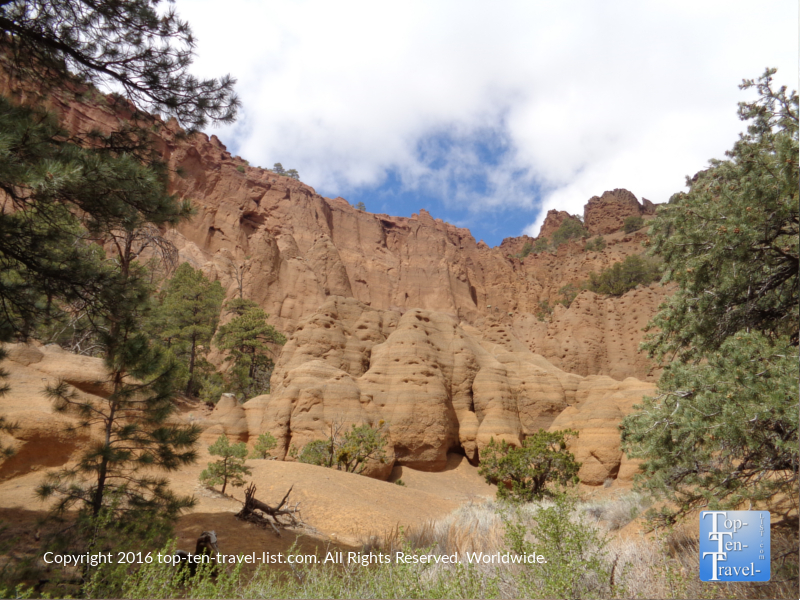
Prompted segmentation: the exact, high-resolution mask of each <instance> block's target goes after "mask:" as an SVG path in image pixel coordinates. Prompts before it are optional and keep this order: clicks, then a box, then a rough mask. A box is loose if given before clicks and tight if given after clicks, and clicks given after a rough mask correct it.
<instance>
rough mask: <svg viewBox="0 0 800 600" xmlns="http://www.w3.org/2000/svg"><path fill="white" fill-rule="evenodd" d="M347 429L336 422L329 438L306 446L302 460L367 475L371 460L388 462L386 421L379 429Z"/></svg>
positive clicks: (358, 427) (379, 423)
mask: <svg viewBox="0 0 800 600" xmlns="http://www.w3.org/2000/svg"><path fill="white" fill-rule="evenodd" d="M343 430H344V426H343V425H342V424H341V423H332V424H331V426H330V432H329V434H328V438H327V439H325V440H315V441H313V442H310V443H308V444H306V445H305V446H304V447H303V450H302V451H301V452H300V456H299V458H298V460H299V461H300V462H302V463H308V464H310V465H319V466H321V467H330V468H332V469H338V470H339V471H347V472H348V473H363V472H364V469H366V468H367V464H368V462H369V461H370V460H377V461H379V462H381V463H382V462H384V460H385V459H386V452H385V450H384V448H385V446H386V443H387V440H386V432H385V430H384V422H383V421H379V422H378V426H377V427H372V426H371V425H359V426H356V425H353V427H352V429H350V430H349V431H343Z"/></svg>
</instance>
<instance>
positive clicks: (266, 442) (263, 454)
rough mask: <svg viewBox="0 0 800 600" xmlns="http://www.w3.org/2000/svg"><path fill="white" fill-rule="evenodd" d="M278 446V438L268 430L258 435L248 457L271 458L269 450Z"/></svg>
mask: <svg viewBox="0 0 800 600" xmlns="http://www.w3.org/2000/svg"><path fill="white" fill-rule="evenodd" d="M277 446H278V440H276V439H275V436H274V435H272V434H271V433H269V432H266V433H262V434H261V435H260V436H258V439H257V440H256V443H255V445H254V446H253V453H252V454H251V455H250V458H271V457H272V456H271V455H270V452H271V451H272V450H274V449H275V448H276V447H277Z"/></svg>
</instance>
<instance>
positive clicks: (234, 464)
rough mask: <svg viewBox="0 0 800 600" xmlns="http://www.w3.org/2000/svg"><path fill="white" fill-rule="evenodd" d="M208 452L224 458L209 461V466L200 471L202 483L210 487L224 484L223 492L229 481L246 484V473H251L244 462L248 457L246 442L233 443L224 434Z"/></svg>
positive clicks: (238, 485) (236, 484)
mask: <svg viewBox="0 0 800 600" xmlns="http://www.w3.org/2000/svg"><path fill="white" fill-rule="evenodd" d="M208 452H209V454H211V455H212V456H220V457H221V458H222V460H218V461H215V462H212V463H208V468H207V469H204V470H203V472H202V473H200V483H202V484H203V485H206V486H209V487H210V486H214V485H220V484H222V493H223V494H224V493H225V488H226V486H227V485H228V483H230V484H231V485H232V486H234V487H241V486H243V485H244V475H250V469H249V468H248V467H246V466H245V464H244V460H245V458H246V457H247V446H245V444H244V442H239V443H238V444H231V443H230V442H229V441H228V436H226V435H224V434H223V435H221V436H219V437H218V438H217V441H216V442H214V443H213V444H211V446H209V447H208Z"/></svg>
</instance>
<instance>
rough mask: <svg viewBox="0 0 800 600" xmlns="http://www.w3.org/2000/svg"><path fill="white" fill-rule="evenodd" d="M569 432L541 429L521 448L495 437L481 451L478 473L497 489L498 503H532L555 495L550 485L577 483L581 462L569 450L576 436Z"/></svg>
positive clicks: (576, 434) (526, 439) (528, 438)
mask: <svg viewBox="0 0 800 600" xmlns="http://www.w3.org/2000/svg"><path fill="white" fill-rule="evenodd" d="M577 436H578V432H577V431H572V430H570V429H565V430H563V431H545V430H544V429H540V430H539V431H538V432H536V433H534V434H533V435H530V436H528V437H527V438H525V441H524V442H523V443H522V446H521V447H520V448H515V447H513V446H511V445H510V444H509V443H508V442H506V441H503V442H501V443H500V444H498V443H497V442H495V441H494V438H492V439H491V440H490V441H489V444H488V445H487V446H486V448H484V449H483V451H482V452H481V468H480V469H479V470H478V473H479V474H480V475H482V476H483V477H484V478H485V479H486V482H487V483H491V484H494V485H496V486H497V498H498V499H499V500H511V501H513V502H531V501H533V500H540V499H541V498H544V497H545V496H550V495H552V493H551V492H550V490H548V489H547V487H546V486H547V484H548V483H551V482H552V483H558V484H561V485H568V484H575V483H577V482H578V477H577V474H578V469H580V467H581V465H580V463H578V462H576V461H575V457H574V456H573V454H572V453H571V452H569V451H568V450H567V441H568V440H569V438H571V437H577Z"/></svg>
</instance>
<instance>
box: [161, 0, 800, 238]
mask: <svg viewBox="0 0 800 600" xmlns="http://www.w3.org/2000/svg"><path fill="white" fill-rule="evenodd" d="M177 8H178V11H179V13H180V14H181V16H182V17H184V18H186V19H187V20H189V22H190V23H191V24H192V26H193V28H194V31H195V33H196V35H197V37H198V39H199V45H198V54H199V57H198V60H197V63H196V68H195V71H197V72H199V73H201V74H203V75H219V74H222V73H226V72H231V73H232V74H233V75H234V76H236V77H238V79H239V85H238V90H239V93H240V95H241V97H242V100H243V102H244V109H243V117H242V118H241V119H240V121H239V123H237V124H236V125H234V126H232V127H229V128H227V129H225V130H223V131H222V132H221V133H220V134H219V135H220V136H221V137H222V138H223V140H226V141H227V142H228V143H229V145H231V146H235V148H236V149H237V150H238V151H239V153H240V154H242V155H243V156H245V157H246V158H248V160H250V162H251V164H261V165H262V166H270V165H272V163H274V162H277V161H280V162H282V163H283V165H284V166H285V167H287V168H290V167H294V168H297V169H298V170H299V171H300V172H301V174H302V176H303V180H304V181H306V182H307V183H309V184H311V185H313V186H315V187H316V188H317V189H320V190H324V191H327V192H329V193H336V194H341V195H345V196H346V195H347V192H348V190H353V189H356V188H358V187H359V186H375V185H378V184H380V183H381V182H382V181H383V179H384V177H385V176H386V173H387V171H388V170H390V169H391V170H393V171H394V172H396V173H398V174H399V175H400V177H401V179H402V182H403V185H405V186H407V187H411V188H413V187H417V188H419V189H425V190H426V191H427V192H429V193H431V192H432V193H436V194H439V195H440V196H441V198H442V202H443V203H444V204H445V205H448V204H450V205H453V204H454V203H459V205H461V206H465V207H467V208H469V209H470V210H471V211H472V212H481V211H485V210H493V209H496V208H498V207H511V208H514V207H528V208H530V207H532V206H534V205H537V206H541V207H542V208H543V209H544V210H543V211H542V213H541V214H540V218H539V220H537V221H536V222H535V223H531V224H530V226H529V227H528V228H527V230H528V231H529V232H532V233H533V232H535V231H537V230H538V226H539V224H540V222H541V219H542V218H543V217H544V212H545V211H546V210H547V209H549V208H559V209H561V210H568V211H570V212H579V211H581V210H582V207H583V204H584V203H585V202H586V200H587V199H588V198H589V197H591V196H593V195H596V194H601V193H602V192H603V191H604V190H606V189H613V188H616V187H625V188H628V189H630V190H631V191H633V192H634V193H635V194H636V195H637V196H639V197H641V196H645V197H648V198H650V199H651V200H653V201H656V202H659V201H662V202H663V201H666V200H667V199H668V198H669V196H670V195H671V194H672V193H673V192H675V191H677V190H678V189H680V188H681V187H682V186H683V183H684V176H685V175H687V174H692V173H694V172H696V171H697V170H699V169H701V168H703V167H704V166H705V164H706V162H707V160H708V159H709V158H711V157H721V156H722V154H723V152H724V150H725V149H726V148H728V147H730V145H731V144H732V143H733V141H734V140H735V139H736V135H737V133H738V131H740V130H741V124H740V123H739V122H738V120H737V118H736V114H735V109H736V102H738V101H739V100H741V99H743V94H742V93H741V92H740V91H739V90H738V89H737V87H736V86H737V84H738V83H739V82H740V81H741V79H742V78H743V77H756V76H757V75H759V74H760V73H761V72H762V71H763V69H764V68H765V67H766V66H777V67H779V68H780V69H781V73H779V75H780V76H781V79H782V80H783V81H789V82H793V81H795V80H796V73H797V41H798V40H797V29H796V28H797V4H796V2H794V1H780V2H778V1H775V2H762V3H759V4H758V5H754V4H753V3H752V2H736V1H730V0H728V1H717V0H704V1H703V2H699V3H698V2H688V1H687V2H675V1H668V2H667V1H665V2H639V1H631V2H621V1H614V2H612V1H608V2H602V3H601V2H595V1H592V0H585V1H583V2H568V1H562V2H544V1H541V2H531V1H530V0H527V1H521V2H505V3H494V4H490V3H486V2H469V1H464V0H454V1H450V2H445V1H438V2H424V1H418V2H403V3H385V2H346V1H342V0H340V1H339V2H330V1H324V0H307V1H297V2H287V1H285V0H284V1H281V2H272V1H258V0H227V1H226V2H225V3H220V2H211V1H210V0H180V1H179V2H178V6H177ZM795 87H796V86H795ZM486 135H493V136H496V137H497V139H499V140H501V141H502V142H504V143H505V144H506V148H507V152H505V153H504V154H503V155H502V159H501V160H500V162H499V163H498V164H487V163H486V161H485V160H483V158H482V157H481V154H480V152H479V148H478V147H477V146H476V144H477V143H479V142H480V141H481V140H482V139H483V138H484V136H486ZM442 137H444V138H446V139H448V140H450V141H451V142H454V143H451V144H449V145H447V146H445V147H444V148H442V147H438V149H437V150H436V151H435V152H433V153H432V155H435V156H436V157H437V162H436V163H434V164H433V166H432V164H431V163H430V161H426V160H424V159H423V157H422V155H421V154H422V153H421V152H420V150H421V149H424V148H426V147H427V146H428V145H429V144H430V143H431V140H434V141H437V140H439V139H441V138H442ZM429 156H430V155H429ZM434 167H436V168H434ZM475 175H478V176H480V177H483V178H484V180H485V182H486V183H487V186H486V187H487V189H485V190H482V191H481V190H477V191H476V190H475V189H474V188H473V187H472V186H471V185H470V181H469V180H470V177H471V176H475ZM534 190H541V195H539V196H538V197H536V196H535V195H534V193H533V191H534Z"/></svg>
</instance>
